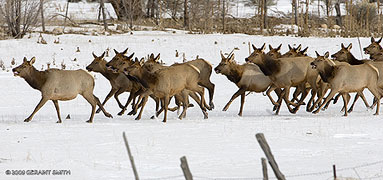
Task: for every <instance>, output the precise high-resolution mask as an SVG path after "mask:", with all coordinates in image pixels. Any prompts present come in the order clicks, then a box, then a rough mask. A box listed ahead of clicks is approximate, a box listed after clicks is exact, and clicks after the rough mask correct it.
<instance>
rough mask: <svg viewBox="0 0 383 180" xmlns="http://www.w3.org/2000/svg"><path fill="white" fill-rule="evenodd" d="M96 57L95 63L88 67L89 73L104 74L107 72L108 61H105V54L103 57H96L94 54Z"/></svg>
mask: <svg viewBox="0 0 383 180" xmlns="http://www.w3.org/2000/svg"><path fill="white" fill-rule="evenodd" d="M92 55H93V57H94V59H93V61H92V62H91V63H90V64H89V65H88V66H87V67H86V70H88V71H94V72H103V71H104V70H105V65H106V61H105V59H104V56H105V52H104V53H102V55H101V56H96V55H95V54H94V52H92Z"/></svg>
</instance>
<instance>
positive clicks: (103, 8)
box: [100, 0, 108, 31]
mask: <svg viewBox="0 0 383 180" xmlns="http://www.w3.org/2000/svg"><path fill="white" fill-rule="evenodd" d="M100 7H101V13H102V21H103V22H104V29H105V31H107V30H108V24H107V23H106V15H105V6H104V0H100Z"/></svg>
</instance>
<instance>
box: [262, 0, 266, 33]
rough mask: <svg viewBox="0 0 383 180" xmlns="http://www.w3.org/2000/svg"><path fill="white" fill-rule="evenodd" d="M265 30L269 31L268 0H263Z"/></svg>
mask: <svg viewBox="0 0 383 180" xmlns="http://www.w3.org/2000/svg"><path fill="white" fill-rule="evenodd" d="M263 28H265V29H267V0H263Z"/></svg>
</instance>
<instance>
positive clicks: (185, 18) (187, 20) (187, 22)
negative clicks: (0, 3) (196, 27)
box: [184, 0, 189, 29]
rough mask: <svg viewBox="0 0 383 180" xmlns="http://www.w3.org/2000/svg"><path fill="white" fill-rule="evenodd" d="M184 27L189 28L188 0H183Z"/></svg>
mask: <svg viewBox="0 0 383 180" xmlns="http://www.w3.org/2000/svg"><path fill="white" fill-rule="evenodd" d="M184 28H185V29H189V11H188V0H185V2H184Z"/></svg>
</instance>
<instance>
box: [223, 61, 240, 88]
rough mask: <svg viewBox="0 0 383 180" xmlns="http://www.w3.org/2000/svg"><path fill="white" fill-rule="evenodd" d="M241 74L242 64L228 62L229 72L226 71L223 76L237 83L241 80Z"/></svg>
mask: <svg viewBox="0 0 383 180" xmlns="http://www.w3.org/2000/svg"><path fill="white" fill-rule="evenodd" d="M242 74H243V65H239V64H234V63H233V64H230V72H229V73H226V74H225V76H226V77H227V79H229V80H230V81H231V82H233V83H235V84H237V83H238V82H239V81H240V80H241V78H242Z"/></svg>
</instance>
